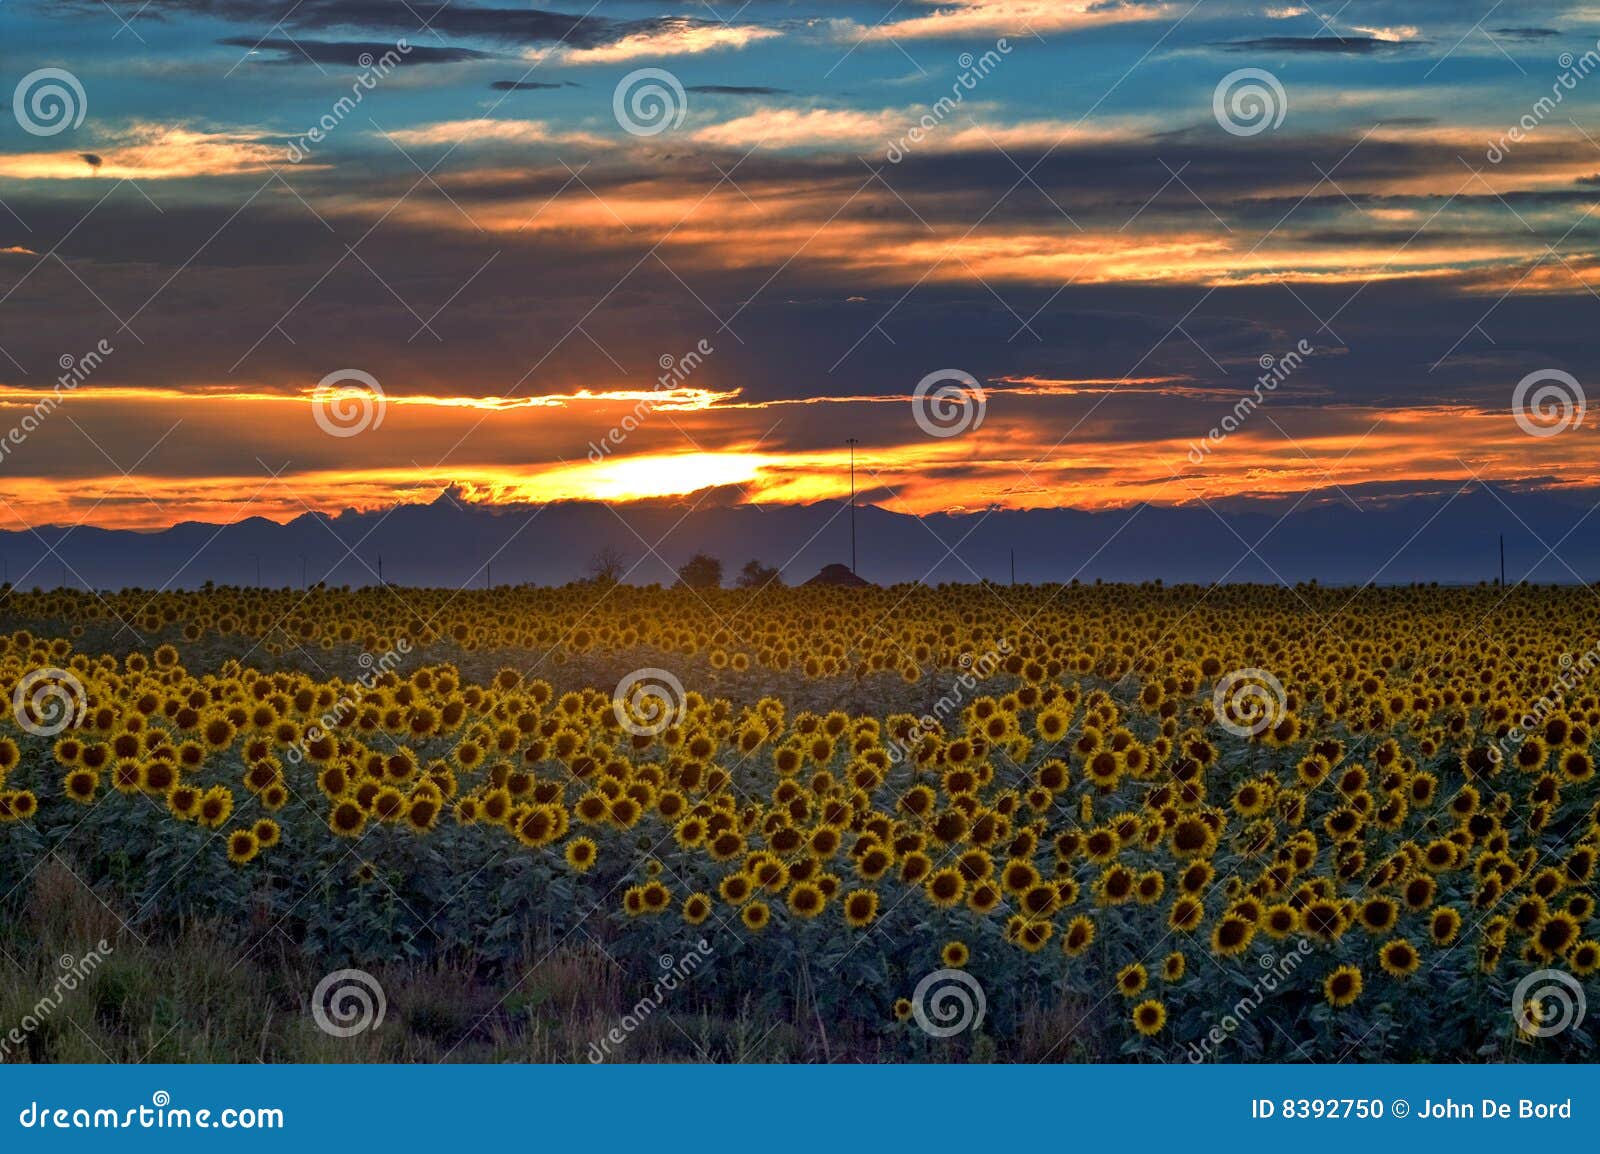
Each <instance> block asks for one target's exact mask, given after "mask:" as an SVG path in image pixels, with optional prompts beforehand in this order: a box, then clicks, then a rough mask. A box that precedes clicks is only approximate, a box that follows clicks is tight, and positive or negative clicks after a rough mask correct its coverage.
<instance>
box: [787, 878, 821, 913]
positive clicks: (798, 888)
mask: <svg viewBox="0 0 1600 1154" xmlns="http://www.w3.org/2000/svg"><path fill="white" fill-rule="evenodd" d="M787 901H788V905H789V912H790V913H792V914H794V915H795V916H796V917H800V918H814V917H816V916H817V915H818V914H820V913H821V912H822V908H823V906H825V905H827V904H828V899H827V898H825V897H823V894H822V890H821V889H820V888H818V887H817V886H816V885H815V884H814V883H812V882H796V883H795V885H794V886H793V887H792V888H791V889H790V890H789V896H788V898H787Z"/></svg>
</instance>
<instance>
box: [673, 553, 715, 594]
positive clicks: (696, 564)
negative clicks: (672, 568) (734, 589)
mask: <svg viewBox="0 0 1600 1154" xmlns="http://www.w3.org/2000/svg"><path fill="white" fill-rule="evenodd" d="M678 582H679V583H680V584H682V585H687V586H688V587H689V588H691V589H716V588H717V587H719V586H720V585H721V584H722V562H721V561H718V560H717V559H716V558H715V557H712V556H709V555H708V554H705V553H696V554H695V555H694V556H693V557H690V558H689V560H688V561H686V562H684V565H683V568H681V569H679V570H678Z"/></svg>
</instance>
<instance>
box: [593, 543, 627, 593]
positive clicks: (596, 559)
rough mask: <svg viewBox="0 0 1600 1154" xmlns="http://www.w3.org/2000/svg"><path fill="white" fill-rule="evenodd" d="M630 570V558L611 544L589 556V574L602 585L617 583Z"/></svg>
mask: <svg viewBox="0 0 1600 1154" xmlns="http://www.w3.org/2000/svg"><path fill="white" fill-rule="evenodd" d="M627 571H628V559H627V558H626V557H624V556H623V555H622V554H621V553H620V552H619V551H618V550H616V549H613V548H612V547H611V546H610V545H607V546H605V547H604V548H602V549H597V550H596V551H595V555H594V556H593V557H590V558H589V576H590V577H592V578H593V579H594V580H596V581H598V582H600V584H602V585H615V584H616V583H617V582H618V581H621V580H622V575H623V574H624V573H626V572H627Z"/></svg>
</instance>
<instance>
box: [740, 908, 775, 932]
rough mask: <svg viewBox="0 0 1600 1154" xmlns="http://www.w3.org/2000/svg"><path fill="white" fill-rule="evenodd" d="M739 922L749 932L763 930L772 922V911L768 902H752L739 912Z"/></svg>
mask: <svg viewBox="0 0 1600 1154" xmlns="http://www.w3.org/2000/svg"><path fill="white" fill-rule="evenodd" d="M739 920H740V921H742V922H744V926H745V929H747V930H756V931H759V930H763V929H765V928H766V926H767V923H768V922H770V921H771V920H772V910H771V908H770V907H768V905H767V903H766V902H759V901H758V902H751V903H750V904H749V905H747V906H745V907H744V909H743V910H741V911H740V912H739Z"/></svg>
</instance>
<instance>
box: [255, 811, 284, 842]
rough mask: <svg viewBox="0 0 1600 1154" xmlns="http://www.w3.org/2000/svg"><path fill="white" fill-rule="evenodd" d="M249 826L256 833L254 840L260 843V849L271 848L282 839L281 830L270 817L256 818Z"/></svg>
mask: <svg viewBox="0 0 1600 1154" xmlns="http://www.w3.org/2000/svg"><path fill="white" fill-rule="evenodd" d="M251 828H252V831H253V832H254V833H255V835H256V841H258V842H260V843H261V848H262V849H271V848H272V847H273V846H275V845H277V844H278V843H279V842H280V841H282V840H283V830H282V829H281V828H279V826H278V823H277V822H275V821H273V820H272V819H271V818H270V817H263V818H260V819H258V820H257V821H256V824H255V825H254V826H253V827H251Z"/></svg>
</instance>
